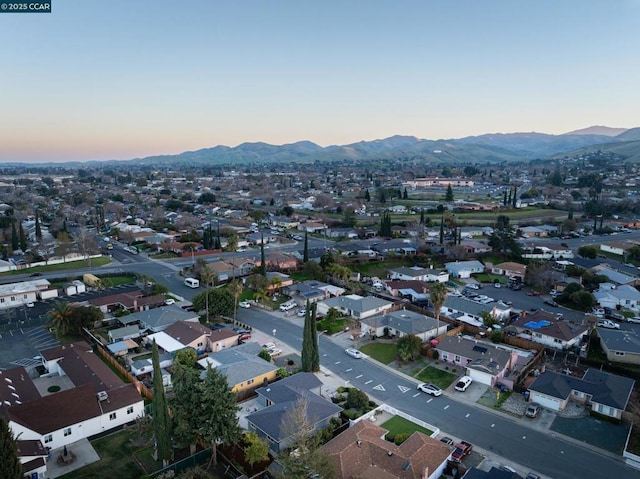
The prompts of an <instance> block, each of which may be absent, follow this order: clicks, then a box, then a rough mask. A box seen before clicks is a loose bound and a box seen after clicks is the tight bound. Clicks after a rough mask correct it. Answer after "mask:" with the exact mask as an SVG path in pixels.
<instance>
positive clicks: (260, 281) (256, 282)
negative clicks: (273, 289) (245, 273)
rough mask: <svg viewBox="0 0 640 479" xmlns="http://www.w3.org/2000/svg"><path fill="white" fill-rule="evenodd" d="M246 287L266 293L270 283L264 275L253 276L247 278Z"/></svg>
mask: <svg viewBox="0 0 640 479" xmlns="http://www.w3.org/2000/svg"><path fill="white" fill-rule="evenodd" d="M245 286H246V287H247V288H249V289H251V290H253V291H256V292H257V291H266V290H267V288H268V287H269V281H268V280H267V278H266V277H265V276H262V274H258V273H256V274H252V275H251V276H249V277H247V280H246V281H245Z"/></svg>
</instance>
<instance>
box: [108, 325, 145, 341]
mask: <svg viewBox="0 0 640 479" xmlns="http://www.w3.org/2000/svg"><path fill="white" fill-rule="evenodd" d="M107 335H108V336H109V341H110V342H112V343H115V342H118V341H123V340H125V339H135V338H139V337H140V328H138V326H136V325H131V326H125V327H123V328H116V329H111V330H110V331H109V332H108V333H107Z"/></svg>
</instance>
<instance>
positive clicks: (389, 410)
mask: <svg viewBox="0 0 640 479" xmlns="http://www.w3.org/2000/svg"><path fill="white" fill-rule="evenodd" d="M381 412H386V413H389V414H391V415H393V416H400V417H401V418H403V419H406V420H407V421H411V422H413V423H415V424H417V425H418V426H422V427H423V428H425V429H428V430H429V431H433V432H432V433H431V437H436V436H437V435H438V434H440V429H439V428H437V427H436V426H434V425H433V424H429V423H428V422H424V421H422V420H420V419H418V418H415V417H413V416H411V415H409V414H407V413H406V412H403V411H400V410H399V409H396V408H394V407H391V406H389V405H387V404H384V403H383V404H381V405H380V406H378V407H377V408H375V409H373V410H371V411H369V412H368V413H366V414H363V415H362V416H360V417H359V418H357V419H353V420H351V421H350V422H351V425H353V424H355V423H357V422H360V421H375V417H376V416H377V415H378V414H380V413H381Z"/></svg>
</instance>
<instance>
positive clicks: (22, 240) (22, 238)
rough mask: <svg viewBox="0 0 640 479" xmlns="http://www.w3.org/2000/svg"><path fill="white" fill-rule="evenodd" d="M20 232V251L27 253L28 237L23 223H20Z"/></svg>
mask: <svg viewBox="0 0 640 479" xmlns="http://www.w3.org/2000/svg"><path fill="white" fill-rule="evenodd" d="M18 230H19V232H20V233H19V239H20V249H21V250H22V251H27V236H26V235H25V234H24V227H23V226H22V221H20V228H19V229H18Z"/></svg>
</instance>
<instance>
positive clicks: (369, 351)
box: [360, 343, 398, 364]
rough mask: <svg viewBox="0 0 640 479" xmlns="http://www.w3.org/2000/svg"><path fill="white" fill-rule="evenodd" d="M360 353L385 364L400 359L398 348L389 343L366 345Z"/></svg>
mask: <svg viewBox="0 0 640 479" xmlns="http://www.w3.org/2000/svg"><path fill="white" fill-rule="evenodd" d="M360 351H362V352H363V353H365V354H366V355H367V356H371V357H372V358H373V359H375V360H376V361H380V362H381V363H383V364H389V363H391V362H393V361H395V360H396V358H397V357H398V347H397V346H396V345H395V344H389V343H370V344H365V345H364V346H362V347H361V348H360Z"/></svg>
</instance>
